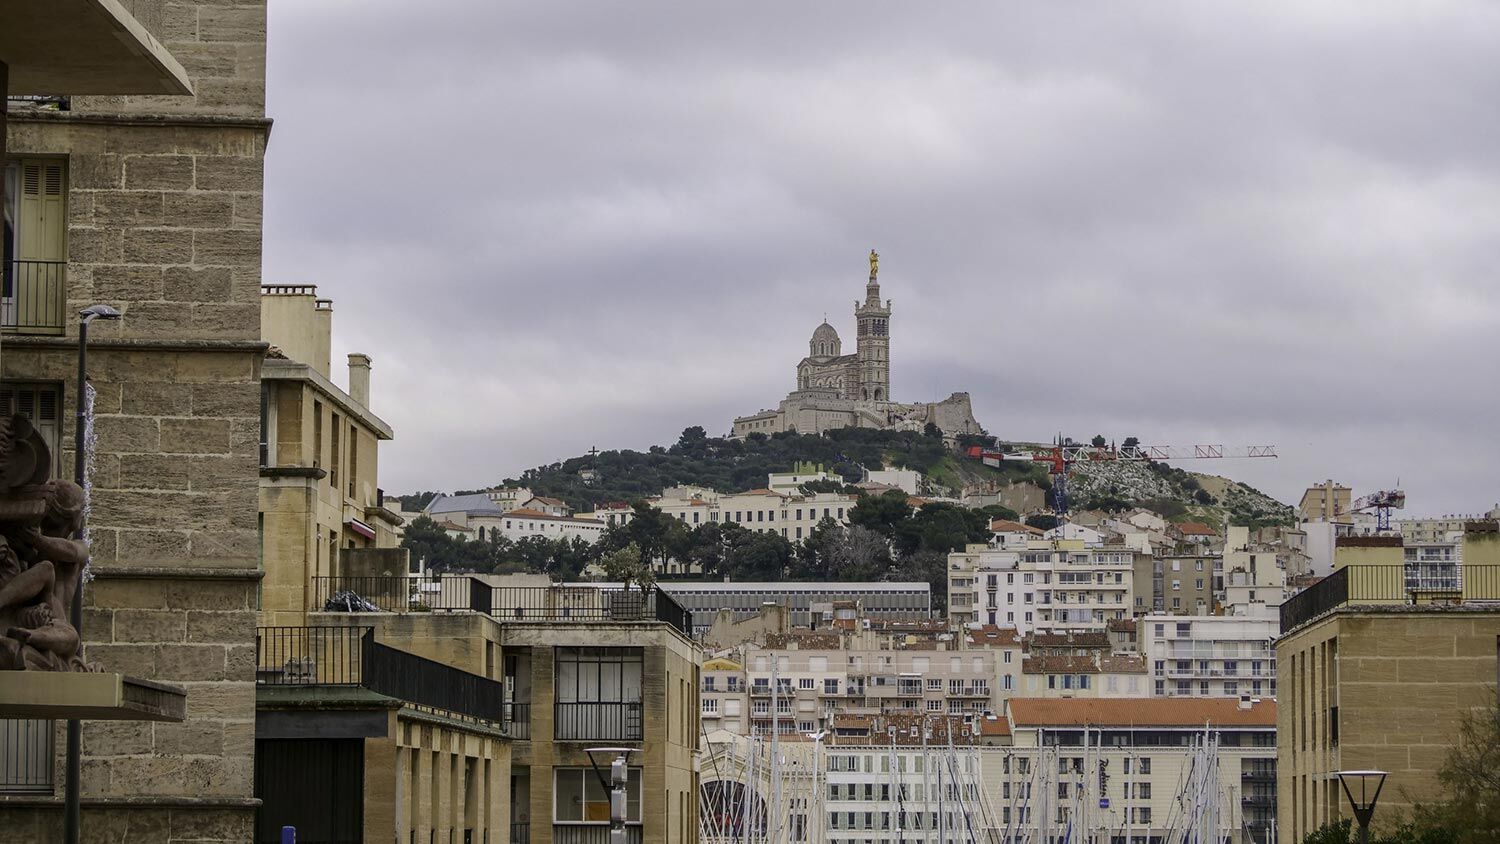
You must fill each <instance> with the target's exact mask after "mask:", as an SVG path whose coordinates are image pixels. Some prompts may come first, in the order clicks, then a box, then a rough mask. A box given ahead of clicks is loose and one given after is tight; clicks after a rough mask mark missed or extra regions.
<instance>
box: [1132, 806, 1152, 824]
mask: <svg viewBox="0 0 1500 844" xmlns="http://www.w3.org/2000/svg"><path fill="white" fill-rule="evenodd" d="M1135 822H1136V823H1138V824H1149V823H1151V807H1149V806H1137V807H1135Z"/></svg>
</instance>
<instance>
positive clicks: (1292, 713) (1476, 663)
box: [1276, 605, 1500, 841]
mask: <svg viewBox="0 0 1500 844" xmlns="http://www.w3.org/2000/svg"><path fill="white" fill-rule="evenodd" d="M1276 650H1277V654H1278V657H1279V679H1280V684H1281V688H1280V693H1281V694H1280V701H1281V710H1280V714H1279V716H1278V735H1279V741H1278V744H1279V753H1278V759H1279V764H1278V770H1279V771H1280V777H1279V778H1278V781H1277V796H1278V803H1277V805H1278V807H1279V808H1278V818H1279V821H1278V826H1279V828H1280V830H1281V835H1282V836H1283V837H1284V838H1285V839H1286V840H1288V841H1291V840H1299V841H1300V840H1301V839H1302V838H1303V837H1305V836H1306V835H1307V834H1308V833H1309V832H1311V831H1313V830H1315V829H1317V828H1318V827H1319V826H1322V825H1323V824H1325V823H1329V822H1332V821H1336V820H1338V819H1340V818H1346V817H1351V815H1350V811H1349V805H1348V801H1347V800H1346V799H1345V798H1344V795H1343V793H1342V791H1341V790H1340V788H1339V784H1338V778H1337V777H1335V776H1333V775H1332V774H1333V772H1335V771H1339V770H1361V769H1364V770H1371V769H1374V770H1383V771H1388V772H1389V777H1388V778H1387V779H1386V783H1385V787H1384V790H1383V791H1382V792H1381V797H1380V805H1379V808H1378V811H1376V813H1375V820H1374V825H1375V826H1376V827H1377V829H1378V828H1379V827H1380V825H1381V822H1382V820H1385V821H1391V820H1394V819H1396V818H1397V817H1398V816H1399V815H1400V814H1401V813H1402V812H1403V811H1409V810H1410V809H1411V805H1412V801H1413V800H1426V799H1434V798H1439V797H1441V796H1442V794H1443V790H1442V789H1441V787H1440V786H1439V783H1438V781H1437V772H1438V769H1439V768H1441V767H1442V765H1443V761H1444V759H1445V758H1446V757H1447V754H1448V750H1449V748H1450V747H1451V746H1452V744H1453V742H1454V741H1455V739H1456V736H1457V733H1458V728H1459V724H1460V723H1461V719H1462V718H1463V717H1464V716H1465V715H1467V714H1469V713H1474V712H1478V711H1481V710H1482V709H1483V708H1484V707H1486V706H1488V705H1490V704H1492V703H1493V701H1494V696H1495V691H1496V679H1497V667H1500V666H1497V658H1500V609H1497V608H1495V607H1493V606H1482V605H1468V606H1463V605H1460V606H1456V607H1439V606H1396V607H1391V606H1387V607H1379V606H1353V605H1350V606H1345V607H1342V608H1340V609H1338V610H1336V611H1334V612H1333V613H1332V614H1330V615H1326V616H1323V617H1322V618H1320V619H1317V620H1315V621H1313V622H1312V623H1310V624H1307V625H1304V626H1302V627H1300V628H1298V629H1296V630H1293V631H1290V632H1289V633H1287V634H1286V635H1285V636H1283V637H1282V638H1281V640H1280V641H1279V642H1278V643H1277V645H1276Z"/></svg>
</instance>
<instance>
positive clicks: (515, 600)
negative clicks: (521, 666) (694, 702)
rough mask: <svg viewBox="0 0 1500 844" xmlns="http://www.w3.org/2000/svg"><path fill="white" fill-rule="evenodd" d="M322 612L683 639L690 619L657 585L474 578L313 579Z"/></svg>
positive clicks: (690, 622) (459, 576) (688, 628)
mask: <svg viewBox="0 0 1500 844" xmlns="http://www.w3.org/2000/svg"><path fill="white" fill-rule="evenodd" d="M313 586H314V596H315V600H316V602H317V606H318V607H319V608H321V609H322V610H324V611H325V612H394V613H408V612H479V613H484V614H485V615H489V616H492V617H494V618H496V619H499V620H506V621H548V622H552V621H559V622H591V621H661V622H665V623H667V624H670V625H671V626H673V627H675V628H676V629H677V630H679V631H681V632H682V634H683V635H684V636H691V635H692V634H693V625H692V615H691V614H690V613H689V612H688V611H687V610H686V609H684V608H683V606H682V605H681V604H679V603H677V601H675V600H673V598H672V596H671V595H668V594H667V593H666V592H665V591H663V590H662V589H660V588H658V587H652V588H651V589H649V590H645V591H642V590H640V589H635V588H628V589H627V588H620V587H612V588H608V587H598V586H491V585H489V584H488V583H487V582H485V581H484V580H482V579H481V578H478V577H472V576H468V575H442V576H438V577H409V576H404V575H395V576H389V577H342V576H340V577H326V576H325V577H314V578H313Z"/></svg>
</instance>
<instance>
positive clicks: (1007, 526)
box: [990, 519, 1046, 536]
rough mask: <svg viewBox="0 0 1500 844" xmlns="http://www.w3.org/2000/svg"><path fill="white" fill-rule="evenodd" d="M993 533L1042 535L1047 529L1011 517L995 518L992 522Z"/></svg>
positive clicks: (991, 530)
mask: <svg viewBox="0 0 1500 844" xmlns="http://www.w3.org/2000/svg"><path fill="white" fill-rule="evenodd" d="M990 532H991V533H1031V534H1036V535H1037V536H1041V535H1042V534H1043V533H1045V532H1046V531H1043V530H1041V529H1040V528H1034V527H1032V526H1031V525H1028V524H1022V523H1021V522H1013V521H1011V520H1010V519H994V520H992V521H991V522H990Z"/></svg>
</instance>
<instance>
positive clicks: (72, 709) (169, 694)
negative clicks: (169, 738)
mask: <svg viewBox="0 0 1500 844" xmlns="http://www.w3.org/2000/svg"><path fill="white" fill-rule="evenodd" d="M186 717H187V693H186V692H184V691H183V690H182V689H180V688H178V687H176V686H168V685H164V684H162V683H153V682H151V681H150V680H137V679H136V678H134V677H126V676H125V675H123V674H94V673H90V672H86V671H0V718H59V719H66V720H72V719H77V720H80V721H172V722H175V721H182V720H183V719H185V718H186Z"/></svg>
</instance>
